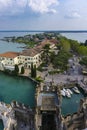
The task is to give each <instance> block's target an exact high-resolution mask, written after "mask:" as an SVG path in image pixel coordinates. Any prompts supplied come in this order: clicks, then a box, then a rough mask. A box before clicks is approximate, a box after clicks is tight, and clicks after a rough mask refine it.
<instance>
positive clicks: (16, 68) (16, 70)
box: [14, 64, 19, 75]
mask: <svg viewBox="0 0 87 130" xmlns="http://www.w3.org/2000/svg"><path fill="white" fill-rule="evenodd" d="M14 73H15V74H16V75H17V74H18V73H19V67H18V65H17V64H16V65H15V70H14Z"/></svg>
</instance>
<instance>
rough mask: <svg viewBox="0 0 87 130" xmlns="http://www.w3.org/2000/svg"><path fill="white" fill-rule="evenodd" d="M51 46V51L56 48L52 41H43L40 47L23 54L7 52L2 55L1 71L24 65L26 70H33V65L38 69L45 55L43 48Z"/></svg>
mask: <svg viewBox="0 0 87 130" xmlns="http://www.w3.org/2000/svg"><path fill="white" fill-rule="evenodd" d="M46 44H49V45H50V49H53V48H54V47H55V42H54V41H51V40H47V39H45V40H43V41H42V42H41V43H39V45H36V46H35V47H34V48H30V49H25V50H23V51H22V52H20V53H18V52H5V53H2V54H0V69H3V67H4V68H6V69H10V70H13V69H14V65H15V64H17V65H22V66H24V67H25V68H31V63H33V65H36V67H38V66H39V65H40V64H41V63H42V60H41V55H42V53H43V47H44V46H45V45H46Z"/></svg>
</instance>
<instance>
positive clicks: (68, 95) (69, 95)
mask: <svg viewBox="0 0 87 130" xmlns="http://www.w3.org/2000/svg"><path fill="white" fill-rule="evenodd" d="M63 91H64V92H65V95H66V96H67V97H68V98H70V97H71V94H70V93H69V92H68V90H67V89H65V88H63Z"/></svg>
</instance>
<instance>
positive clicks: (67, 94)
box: [66, 90, 71, 98]
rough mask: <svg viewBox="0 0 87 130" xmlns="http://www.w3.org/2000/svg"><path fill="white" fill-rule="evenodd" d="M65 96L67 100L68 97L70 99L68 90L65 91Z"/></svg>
mask: <svg viewBox="0 0 87 130" xmlns="http://www.w3.org/2000/svg"><path fill="white" fill-rule="evenodd" d="M66 96H67V97H68V98H70V97H71V94H70V93H69V91H68V90H66Z"/></svg>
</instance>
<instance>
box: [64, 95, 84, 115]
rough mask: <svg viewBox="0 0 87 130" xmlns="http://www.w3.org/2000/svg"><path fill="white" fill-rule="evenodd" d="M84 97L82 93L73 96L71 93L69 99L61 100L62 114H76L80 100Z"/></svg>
mask: <svg viewBox="0 0 87 130" xmlns="http://www.w3.org/2000/svg"><path fill="white" fill-rule="evenodd" d="M83 97H84V95H83V94H82V93H80V94H75V93H73V95H72V97H71V98H67V97H63V99H62V114H63V115H67V114H72V113H74V112H77V110H78V109H79V105H80V99H81V98H83Z"/></svg>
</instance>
